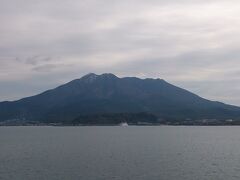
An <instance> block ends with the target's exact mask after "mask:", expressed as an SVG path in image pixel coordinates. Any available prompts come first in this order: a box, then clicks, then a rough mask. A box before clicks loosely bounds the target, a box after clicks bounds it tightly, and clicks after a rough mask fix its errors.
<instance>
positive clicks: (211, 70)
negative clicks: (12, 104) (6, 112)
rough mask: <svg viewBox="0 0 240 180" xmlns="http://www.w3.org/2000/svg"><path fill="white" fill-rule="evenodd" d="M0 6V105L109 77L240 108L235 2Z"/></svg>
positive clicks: (58, 0)
mask: <svg viewBox="0 0 240 180" xmlns="http://www.w3.org/2000/svg"><path fill="white" fill-rule="evenodd" d="M0 2H1V6H0V23H1V26H0V39H1V41H0V87H1V91H0V100H13V99H18V98H21V97H24V96H29V95H33V94H36V93H39V92H41V91H43V90H46V89H49V88H53V87H55V86H57V85H60V84H61V83H64V82H67V81H70V80H72V79H75V78H79V77H80V76H82V75H83V74H85V73H88V72H95V73H103V72H112V73H115V74H117V75H119V76H139V77H142V78H145V77H159V78H163V79H165V80H167V81H170V82H171V83H174V84H176V85H178V86H181V87H183V88H186V89H188V90H190V91H193V92H195V93H197V94H199V95H201V96H203V97H206V98H209V99H212V100H218V101H224V102H226V103H231V104H236V105H240V95H239V92H240V91H239V90H240V78H239V76H238V75H239V74H240V61H239V57H240V51H239V49H240V46H239V45H240V2H239V1H237V0H208V1H207V0H168V1H166V0H164V1H163V0H148V1H146V0H122V1H115V0H102V1H99V0H82V1H76V0H68V1H64V0H51V1H47V0H34V1H33V0H12V1H7V0H0Z"/></svg>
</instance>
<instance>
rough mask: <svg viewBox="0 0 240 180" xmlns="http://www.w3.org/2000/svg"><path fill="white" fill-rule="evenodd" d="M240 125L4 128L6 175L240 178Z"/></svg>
mask: <svg viewBox="0 0 240 180" xmlns="http://www.w3.org/2000/svg"><path fill="white" fill-rule="evenodd" d="M239 179H240V127H237V126H234V127H233V126H232V127H231V126H218V127H214V126H211V127H209V126H186V127H185V126H128V127H120V126H119V127H118V126H107V127H104V126H98V127H39V126H35V127H0V180H239Z"/></svg>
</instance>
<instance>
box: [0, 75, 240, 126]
mask: <svg viewBox="0 0 240 180" xmlns="http://www.w3.org/2000/svg"><path fill="white" fill-rule="evenodd" d="M139 112H146V113H151V114H154V115H156V116H157V117H159V118H162V119H187V118H188V119H193V120H194V119H204V118H206V119H230V118H231V119H236V118H239V117H240V108H239V107H235V106H231V105H226V104H223V103H220V102H214V101H209V100H206V99H204V98H201V97H199V96H197V95H195V94H193V93H191V92H189V91H186V90H184V89H181V88H179V87H176V86H174V85H171V84H169V83H167V82H166V81H164V80H161V79H138V78H135V77H126V78H118V77H117V76H115V75H113V74H102V75H96V74H93V73H91V74H88V75H86V76H84V77H82V78H80V79H76V80H73V81H71V82H69V83H67V84H64V85H62V86H59V87H57V88H55V89H52V90H49V91H46V92H44V93H42V94H39V95H36V96H32V97H28V98H24V99H21V100H18V101H13V102H2V103H0V121H4V120H10V119H19V120H31V121H33V120H34V121H47V122H62V121H72V120H73V119H75V118H77V117H78V116H82V115H93V114H108V113H111V114H112V113H139Z"/></svg>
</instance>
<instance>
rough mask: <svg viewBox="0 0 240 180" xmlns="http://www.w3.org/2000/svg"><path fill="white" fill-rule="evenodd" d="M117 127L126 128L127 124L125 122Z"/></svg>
mask: <svg viewBox="0 0 240 180" xmlns="http://www.w3.org/2000/svg"><path fill="white" fill-rule="evenodd" d="M119 126H122V127H126V126H128V123H127V122H122V123H120V124H119Z"/></svg>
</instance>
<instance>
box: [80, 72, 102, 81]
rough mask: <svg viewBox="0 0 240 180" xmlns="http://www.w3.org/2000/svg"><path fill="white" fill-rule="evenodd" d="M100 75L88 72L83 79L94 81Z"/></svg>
mask: <svg viewBox="0 0 240 180" xmlns="http://www.w3.org/2000/svg"><path fill="white" fill-rule="evenodd" d="M97 77H98V75H96V74H94V73H88V74H86V75H85V76H83V77H82V78H81V79H82V80H84V81H86V82H93V81H95V80H96V79H97Z"/></svg>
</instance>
